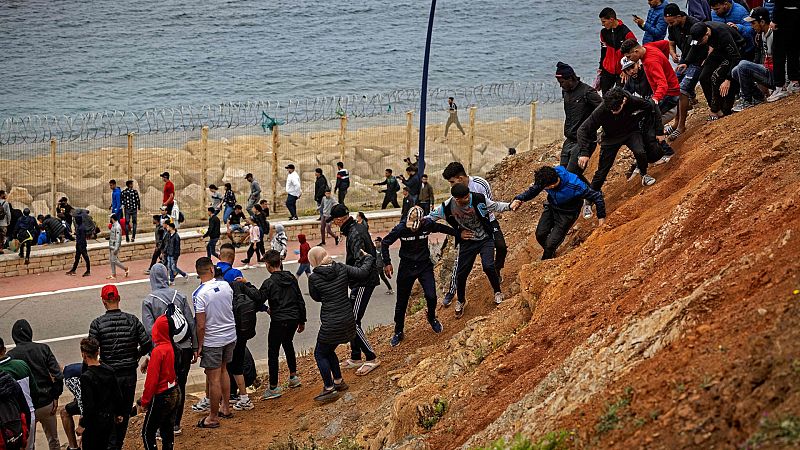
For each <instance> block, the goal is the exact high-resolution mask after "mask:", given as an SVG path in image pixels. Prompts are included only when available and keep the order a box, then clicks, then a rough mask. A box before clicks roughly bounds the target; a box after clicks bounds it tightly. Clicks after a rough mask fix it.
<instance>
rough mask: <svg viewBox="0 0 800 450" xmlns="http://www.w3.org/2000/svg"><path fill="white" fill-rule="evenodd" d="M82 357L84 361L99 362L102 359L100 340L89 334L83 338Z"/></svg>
mask: <svg viewBox="0 0 800 450" xmlns="http://www.w3.org/2000/svg"><path fill="white" fill-rule="evenodd" d="M81 358H82V359H83V362H84V363H86V364H88V363H90V362H97V360H98V359H100V342H98V341H97V339H95V338H93V337H91V336H89V337H85V338H83V339H81Z"/></svg>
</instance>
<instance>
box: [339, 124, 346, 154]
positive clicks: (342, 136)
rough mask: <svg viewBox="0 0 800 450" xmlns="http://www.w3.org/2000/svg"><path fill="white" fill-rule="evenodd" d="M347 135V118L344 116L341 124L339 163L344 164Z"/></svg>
mask: <svg viewBox="0 0 800 450" xmlns="http://www.w3.org/2000/svg"><path fill="white" fill-rule="evenodd" d="M346 133H347V116H342V118H341V119H340V122H339V161H342V162H344V149H345V146H346V145H347V141H346V140H345V134H346Z"/></svg>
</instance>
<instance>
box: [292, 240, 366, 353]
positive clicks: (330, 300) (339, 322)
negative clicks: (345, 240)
mask: <svg viewBox="0 0 800 450" xmlns="http://www.w3.org/2000/svg"><path fill="white" fill-rule="evenodd" d="M374 266H375V257H373V256H372V255H367V256H365V257H364V258H362V259H361V260H359V263H358V265H357V266H356V267H351V266H348V265H345V264H342V263H338V262H333V263H331V264H328V265H321V266H318V267H316V268H315V269H314V273H312V274H311V275H310V276H309V277H308V292H309V294H310V295H311V298H312V299H314V301H317V302H320V303H322V308H321V309H320V313H319V319H320V322H321V325H320V327H319V334H318V335H317V341H319V342H321V343H323V344H333V345H336V344H344V343H346V342H350V340H352V339H353V337H355V335H356V319H355V316H353V305H352V304H350V296H349V293H348V290H347V286H348V284H352V283H357V282H359V281H361V280H364V279H367V278H369V277H370V275H371V273H372V272H373V267H374Z"/></svg>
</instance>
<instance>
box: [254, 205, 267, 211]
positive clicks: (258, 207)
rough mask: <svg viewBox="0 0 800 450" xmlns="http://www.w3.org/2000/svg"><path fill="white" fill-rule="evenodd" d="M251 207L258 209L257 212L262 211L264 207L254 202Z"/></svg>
mask: <svg viewBox="0 0 800 450" xmlns="http://www.w3.org/2000/svg"><path fill="white" fill-rule="evenodd" d="M253 209H255V210H256V211H258V212H262V211H264V209H263V208H261V205H259V204H255V205H253Z"/></svg>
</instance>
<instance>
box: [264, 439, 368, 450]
mask: <svg viewBox="0 0 800 450" xmlns="http://www.w3.org/2000/svg"><path fill="white" fill-rule="evenodd" d="M363 449H364V447H362V446H360V445H358V443H356V441H355V439H353V438H351V437H343V438H340V439H339V440H338V441H336V443H334V444H320V443H318V442H317V441H316V440H314V438H313V437H312V438H309V439H308V440H307V441H295V440H294V438H293V437H291V436H289V439H288V440H287V441H286V442H277V443H272V444H270V446H269V447H267V450H363Z"/></svg>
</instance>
